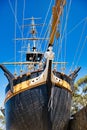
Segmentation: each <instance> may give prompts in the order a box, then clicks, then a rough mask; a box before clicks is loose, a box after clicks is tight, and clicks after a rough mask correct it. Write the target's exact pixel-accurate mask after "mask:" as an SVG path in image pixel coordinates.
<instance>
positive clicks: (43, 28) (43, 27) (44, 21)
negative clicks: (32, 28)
mask: <svg viewBox="0 0 87 130" xmlns="http://www.w3.org/2000/svg"><path fill="white" fill-rule="evenodd" d="M51 4H52V0H51V1H50V4H49V7H48V11H47V13H46V16H45V20H44V25H45V23H46V20H47V17H48V14H49V11H50V8H51ZM43 29H44V26H42V29H41V32H40V37H41V35H42V32H43ZM45 33H46V31H45ZM39 43H40V41H39V42H38V44H39ZM42 43H43V40H42V41H41V44H40V48H39V50H41V46H42Z"/></svg>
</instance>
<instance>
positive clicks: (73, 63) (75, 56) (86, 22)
mask: <svg viewBox="0 0 87 130" xmlns="http://www.w3.org/2000/svg"><path fill="white" fill-rule="evenodd" d="M86 24H87V19H86V21H85V23H84V26H83V29H82V33H81V36H80V40H79V43H78V47H77V49H76V52H75V55H74V58H73V62H72V65H71V68H70V72H71V71H72V68H73V67H74V65H75V58H77V54H78V52H79V48H80V43H81V40H82V37H83V33H84V31H85V27H86ZM80 53H81V51H80ZM77 61H78V60H77Z"/></svg>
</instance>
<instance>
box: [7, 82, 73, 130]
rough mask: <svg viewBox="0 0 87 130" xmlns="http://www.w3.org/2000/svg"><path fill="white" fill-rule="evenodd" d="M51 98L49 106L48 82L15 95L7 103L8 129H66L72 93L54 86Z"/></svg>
mask: <svg viewBox="0 0 87 130" xmlns="http://www.w3.org/2000/svg"><path fill="white" fill-rule="evenodd" d="M51 100H52V101H51V102H52V106H51V105H49V106H48V104H49V99H48V93H47V85H46V84H44V85H41V86H38V87H37V88H34V89H30V90H26V91H24V92H22V93H19V94H17V95H15V96H13V97H12V98H11V99H9V100H8V101H7V102H6V104H5V112H6V113H5V114H6V130H65V128H66V127H67V123H68V120H69V118H70V105H71V94H70V92H68V91H67V90H65V89H63V88H60V87H59V88H58V87H56V86H54V87H53V98H52V99H51ZM50 107H51V108H50ZM48 109H49V110H48Z"/></svg>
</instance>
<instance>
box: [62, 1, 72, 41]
mask: <svg viewBox="0 0 87 130" xmlns="http://www.w3.org/2000/svg"><path fill="white" fill-rule="evenodd" d="M71 4H72V0H70V2H69V7H68V10H67V15H66V20H65V26H64V29H63V34H62V38H61V43H62V41H63V38H64V34H65V31H66V27H67V22H68V17H69V13H70V7H71Z"/></svg>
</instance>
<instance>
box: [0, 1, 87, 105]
mask: <svg viewBox="0 0 87 130" xmlns="http://www.w3.org/2000/svg"><path fill="white" fill-rule="evenodd" d="M10 1H11V4H12V7H13V9H14V8H15V6H14V5H15V1H16V0H10ZM17 1H18V4H17V20H18V23H19V26H21V24H22V23H23V21H22V16H23V12H22V10H23V1H24V0H17ZM25 1H26V3H25V7H26V8H25V13H24V16H25V18H26V17H32V16H34V17H41V18H42V19H41V20H40V21H39V22H40V23H44V19H45V17H46V13H47V10H48V7H49V4H50V2H51V0H42V1H41V0H25ZM70 2H71V6H70V11H69V15H68V19H67V28H66V35H67V37H66V40H65V38H64V39H63V43H62V44H63V47H64V46H65V44H66V48H67V49H66V57H65V59H66V61H67V62H68V64H67V66H66V73H67V74H68V73H69V71H70V68H71V66H72V63H73V66H72V70H74V69H75V65H76V67H77V66H81V67H82V69H81V71H80V72H79V76H78V78H80V77H82V76H84V75H87V58H86V57H87V41H86V36H87V22H86V21H87V20H86V17H87V0H67V6H66V7H65V10H66V9H69V4H70ZM53 3H54V0H52V4H51V8H50V11H49V14H48V17H47V20H46V26H45V27H44V30H45V29H46V27H47V23H48V22H49V19H50V16H51V11H52V5H53ZM64 15H66V11H65V13H64ZM65 18H66V17H65ZM65 18H64V19H63V22H62V26H63V27H64V24H65ZM14 21H15V19H14V15H13V12H12V10H11V7H10V4H9V0H1V1H0V63H2V62H6V61H14V58H13V57H14V40H13V39H14V29H15V22H14ZM16 29H17V36H19V37H20V36H21V35H20V31H19V28H18V26H17V25H16ZM44 30H43V32H44ZM38 31H40V28H38ZM38 35H39V34H38ZM66 35H65V36H66ZM65 41H66V42H65ZM17 46H18V48H17V50H18V51H19V50H20V49H19V47H20V42H18V43H17ZM63 47H62V50H63V51H64V48H63ZM77 48H78V49H77ZM76 50H77V52H76ZM63 54H64V53H62V55H63ZM17 55H19V53H17ZM62 59H63V58H62ZM17 60H18V58H17ZM8 69H9V70H11V71H12V72H13V71H14V67H12V66H11V67H8ZM6 84H7V80H6V78H5V76H4V75H3V72H2V71H1V70H0V100H1V101H3V99H4V90H5V86H6ZM1 104H2V103H1ZM1 106H2V105H1Z"/></svg>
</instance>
